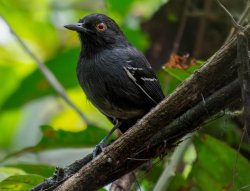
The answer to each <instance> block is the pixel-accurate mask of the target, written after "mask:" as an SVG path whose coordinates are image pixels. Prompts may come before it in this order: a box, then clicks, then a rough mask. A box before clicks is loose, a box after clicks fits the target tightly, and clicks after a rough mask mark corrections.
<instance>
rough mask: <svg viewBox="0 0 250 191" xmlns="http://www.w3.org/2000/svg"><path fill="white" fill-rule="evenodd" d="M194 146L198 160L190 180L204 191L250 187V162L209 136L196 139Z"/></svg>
mask: <svg viewBox="0 0 250 191" xmlns="http://www.w3.org/2000/svg"><path fill="white" fill-rule="evenodd" d="M194 144H195V148H196V150H197V160H196V162H195V163H194V165H193V169H192V172H191V177H190V179H192V181H193V182H194V184H195V185H197V186H198V187H199V188H200V189H201V190H202V191H211V190H213V191H217V190H218V191H220V190H238V189H240V188H242V187H244V186H246V185H250V173H249V172H250V164H249V161H248V160H247V159H245V158H244V157H243V156H241V155H240V154H238V153H237V152H236V151H235V150H233V149H232V148H230V147H229V146H228V145H226V144H225V143H223V142H221V141H219V140H217V139H215V138H212V137H210V136H208V135H203V136H201V137H196V138H195V139H194ZM237 157H238V159H236V158H237ZM236 161H237V162H236ZM235 167H236V169H234V168H235ZM233 177H234V181H233ZM233 182H234V185H233V184H232V183H233ZM232 186H233V187H232ZM249 189H250V188H248V190H249ZM245 190H247V189H245Z"/></svg>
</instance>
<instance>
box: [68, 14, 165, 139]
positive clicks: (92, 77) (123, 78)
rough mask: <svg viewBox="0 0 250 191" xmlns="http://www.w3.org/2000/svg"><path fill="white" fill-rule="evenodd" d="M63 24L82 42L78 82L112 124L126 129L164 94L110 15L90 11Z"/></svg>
mask: <svg viewBox="0 0 250 191" xmlns="http://www.w3.org/2000/svg"><path fill="white" fill-rule="evenodd" d="M65 27H66V28H68V29H70V30H74V31H77V32H78V34H79V37H80V41H81V44H82V49H81V53H80V58H79V61H78V65H77V77H78V80H79V83H80V85H81V87H82V89H83V90H84V92H85V94H86V96H87V98H88V99H89V100H90V101H91V102H92V103H93V104H94V105H95V106H96V107H97V108H98V109H99V110H100V111H101V112H102V113H103V114H104V115H106V116H107V117H108V118H109V119H110V120H111V121H112V122H113V123H114V124H116V126H115V127H117V128H119V129H120V130H121V131H122V132H125V131H126V130H127V129H128V128H129V127H131V126H132V125H133V124H134V123H135V122H136V121H137V119H139V118H141V117H142V116H143V115H145V114H146V113H147V112H148V111H149V110H150V109H151V108H152V107H154V106H156V105H157V103H159V102H160V101H161V100H162V99H163V98H164V95H163V93H162V90H161V88H160V85H159V82H158V79H157V77H156V75H155V74H154V72H153V70H152V68H151V66H150V64H149V63H148V61H147V59H146V58H145V57H144V55H143V54H141V53H140V52H139V51H138V50H137V49H136V48H134V47H133V46H132V45H131V44H130V43H129V42H128V40H127V38H126V37H125V35H124V34H123V32H122V31H121V30H120V28H119V27H118V25H117V24H116V23H115V22H114V21H113V20H112V19H111V18H109V17H107V16H106V15H103V14H91V15H88V16H86V17H84V18H83V19H81V20H80V21H79V23H76V24H70V25H66V26H65ZM105 140H106V139H105Z"/></svg>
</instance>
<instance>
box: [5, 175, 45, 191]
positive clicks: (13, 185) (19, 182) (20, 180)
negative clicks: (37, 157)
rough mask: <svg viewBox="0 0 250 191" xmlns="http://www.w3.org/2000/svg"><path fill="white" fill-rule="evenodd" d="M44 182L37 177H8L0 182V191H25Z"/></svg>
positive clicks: (40, 177) (42, 178)
mask: <svg viewBox="0 0 250 191" xmlns="http://www.w3.org/2000/svg"><path fill="white" fill-rule="evenodd" d="M43 180H44V177H42V176H38V175H16V176H10V177H8V178H6V179H4V180H3V181H2V182H0V190H1V191H27V190H30V189H31V188H32V187H34V186H35V185H37V184H39V183H40V182H42V181H43Z"/></svg>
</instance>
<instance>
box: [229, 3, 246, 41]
mask: <svg viewBox="0 0 250 191" xmlns="http://www.w3.org/2000/svg"><path fill="white" fill-rule="evenodd" d="M249 13H250V2H249V1H248V2H247V5H246V8H245V10H244V11H243V13H242V14H241V16H240V18H239V20H238V22H237V23H238V25H243V23H244V21H245V19H246V18H247V17H248V16H249ZM235 31H236V30H235V28H234V27H233V28H232V29H231V31H230V34H229V35H228V36H227V39H226V41H225V42H228V41H229V39H231V38H232V36H233V35H234V33H235Z"/></svg>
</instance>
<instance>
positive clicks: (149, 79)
mask: <svg viewBox="0 0 250 191" xmlns="http://www.w3.org/2000/svg"><path fill="white" fill-rule="evenodd" d="M141 79H142V80H143V81H150V82H154V81H157V79H155V78H146V77H142V78H141Z"/></svg>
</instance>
